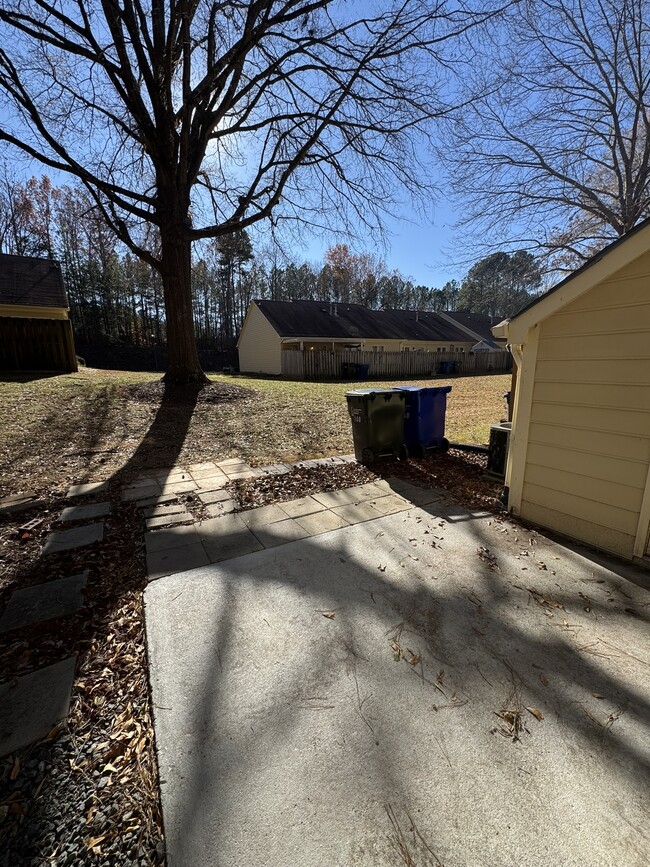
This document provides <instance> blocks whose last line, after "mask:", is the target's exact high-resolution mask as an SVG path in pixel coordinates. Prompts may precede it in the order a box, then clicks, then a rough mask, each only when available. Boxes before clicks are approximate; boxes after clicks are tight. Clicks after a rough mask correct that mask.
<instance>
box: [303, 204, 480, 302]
mask: <svg viewBox="0 0 650 867" xmlns="http://www.w3.org/2000/svg"><path fill="white" fill-rule="evenodd" d="M432 210H433V213H432V216H431V222H430V223H428V224H426V223H425V222H424V221H423V220H422V219H421V218H419V217H417V216H414V215H413V214H412V210H411V208H409V207H408V206H404V207H403V208H402V215H401V219H392V218H388V219H387V220H386V226H387V230H388V231H387V237H386V248H385V249H383V248H381V247H379V248H378V247H375V246H373V244H372V242H371V241H369V242H368V243H367V245H366V246H365V248H364V245H363V243H362V242H361V243H356V244H350V246H351V247H352V248H353V249H354V251H355V252H357V253H359V252H366V251H367V252H371V253H376V254H378V255H380V256H382V258H384V259H385V261H386V265H387V266H388V269H389V270H390V271H392V270H393V269H395V268H396V269H397V270H398V271H400V272H401V273H402V274H403V275H404V276H405V277H413V278H414V279H415V282H416V283H421V284H423V285H425V286H430V287H436V288H440V287H442V286H444V284H445V283H446V282H447V281H448V280H453V279H456V280H460V279H461V278H462V277H463V276H464V275H465V273H466V271H467V267H463V266H459V265H454V264H453V263H452V262H451V258H450V248H451V247H452V245H453V239H454V235H455V232H454V228H453V225H454V214H453V210H452V206H451V205H450V204H449V203H448V202H446V201H444V200H439V201H437V202H436V204H435V208H433V209H432ZM334 243H336V239H331V240H330V241H327V240H323V239H320V238H319V239H312V240H311V241H310V242H309V243H308V245H307V247H306V249H305V250H304V252H303V258H304V259H306V260H307V261H320V260H321V259H322V258H323V256H324V254H325V251H326V250H327V248H328V247H330V246H331V245H332V244H334Z"/></svg>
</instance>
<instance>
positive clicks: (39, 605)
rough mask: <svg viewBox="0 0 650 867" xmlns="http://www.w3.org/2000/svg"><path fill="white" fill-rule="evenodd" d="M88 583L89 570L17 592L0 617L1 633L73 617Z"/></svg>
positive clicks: (81, 603)
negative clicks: (58, 618)
mask: <svg viewBox="0 0 650 867" xmlns="http://www.w3.org/2000/svg"><path fill="white" fill-rule="evenodd" d="M87 581H88V571H85V572H81V573H80V574H79V575H71V576H70V577H69V578H58V579H57V580H56V581H48V583H47V584H36V585H35V586H34V587H23V588H22V589H20V590H14V592H13V593H12V594H11V596H10V597H9V602H8V603H7V607H6V609H5V611H4V614H3V615H2V617H0V634H1V633H4V632H10V631H11V630H12V629H22V628H23V627H25V626H31V625H32V624H33V623H41V622H44V621H46V620H55V619H56V618H57V617H66V616H67V615H69V614H74V612H75V611H77V610H78V609H79V608H81V606H82V605H83V604H84V595H83V590H84V587H85V586H86V582H87Z"/></svg>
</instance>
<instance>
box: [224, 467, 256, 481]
mask: <svg viewBox="0 0 650 867" xmlns="http://www.w3.org/2000/svg"><path fill="white" fill-rule="evenodd" d="M256 476H257V473H256V472H255V470H240V471H238V472H236V473H231V472H230V471H228V481H229V482H236V481H239V480H240V479H254V478H255V477H256Z"/></svg>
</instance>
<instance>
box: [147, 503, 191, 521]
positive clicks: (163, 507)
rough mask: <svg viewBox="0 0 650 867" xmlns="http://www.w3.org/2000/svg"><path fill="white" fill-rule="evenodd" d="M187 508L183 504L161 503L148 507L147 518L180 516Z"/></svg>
mask: <svg viewBox="0 0 650 867" xmlns="http://www.w3.org/2000/svg"><path fill="white" fill-rule="evenodd" d="M185 511H186V510H185V506H183V505H181V503H161V504H160V505H156V506H148V507H147V508H146V509H145V510H144V516H145V518H159V517H160V516H161V515H180V514H181V512H185Z"/></svg>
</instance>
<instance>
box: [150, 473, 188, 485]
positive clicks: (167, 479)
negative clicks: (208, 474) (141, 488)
mask: <svg viewBox="0 0 650 867" xmlns="http://www.w3.org/2000/svg"><path fill="white" fill-rule="evenodd" d="M156 481H157V482H158V483H159V484H161V485H173V484H176V483H177V482H191V481H192V477H191V475H190V474H189V473H188V472H186V471H185V470H174V471H173V472H169V473H159V474H158V475H157V476H156Z"/></svg>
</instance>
